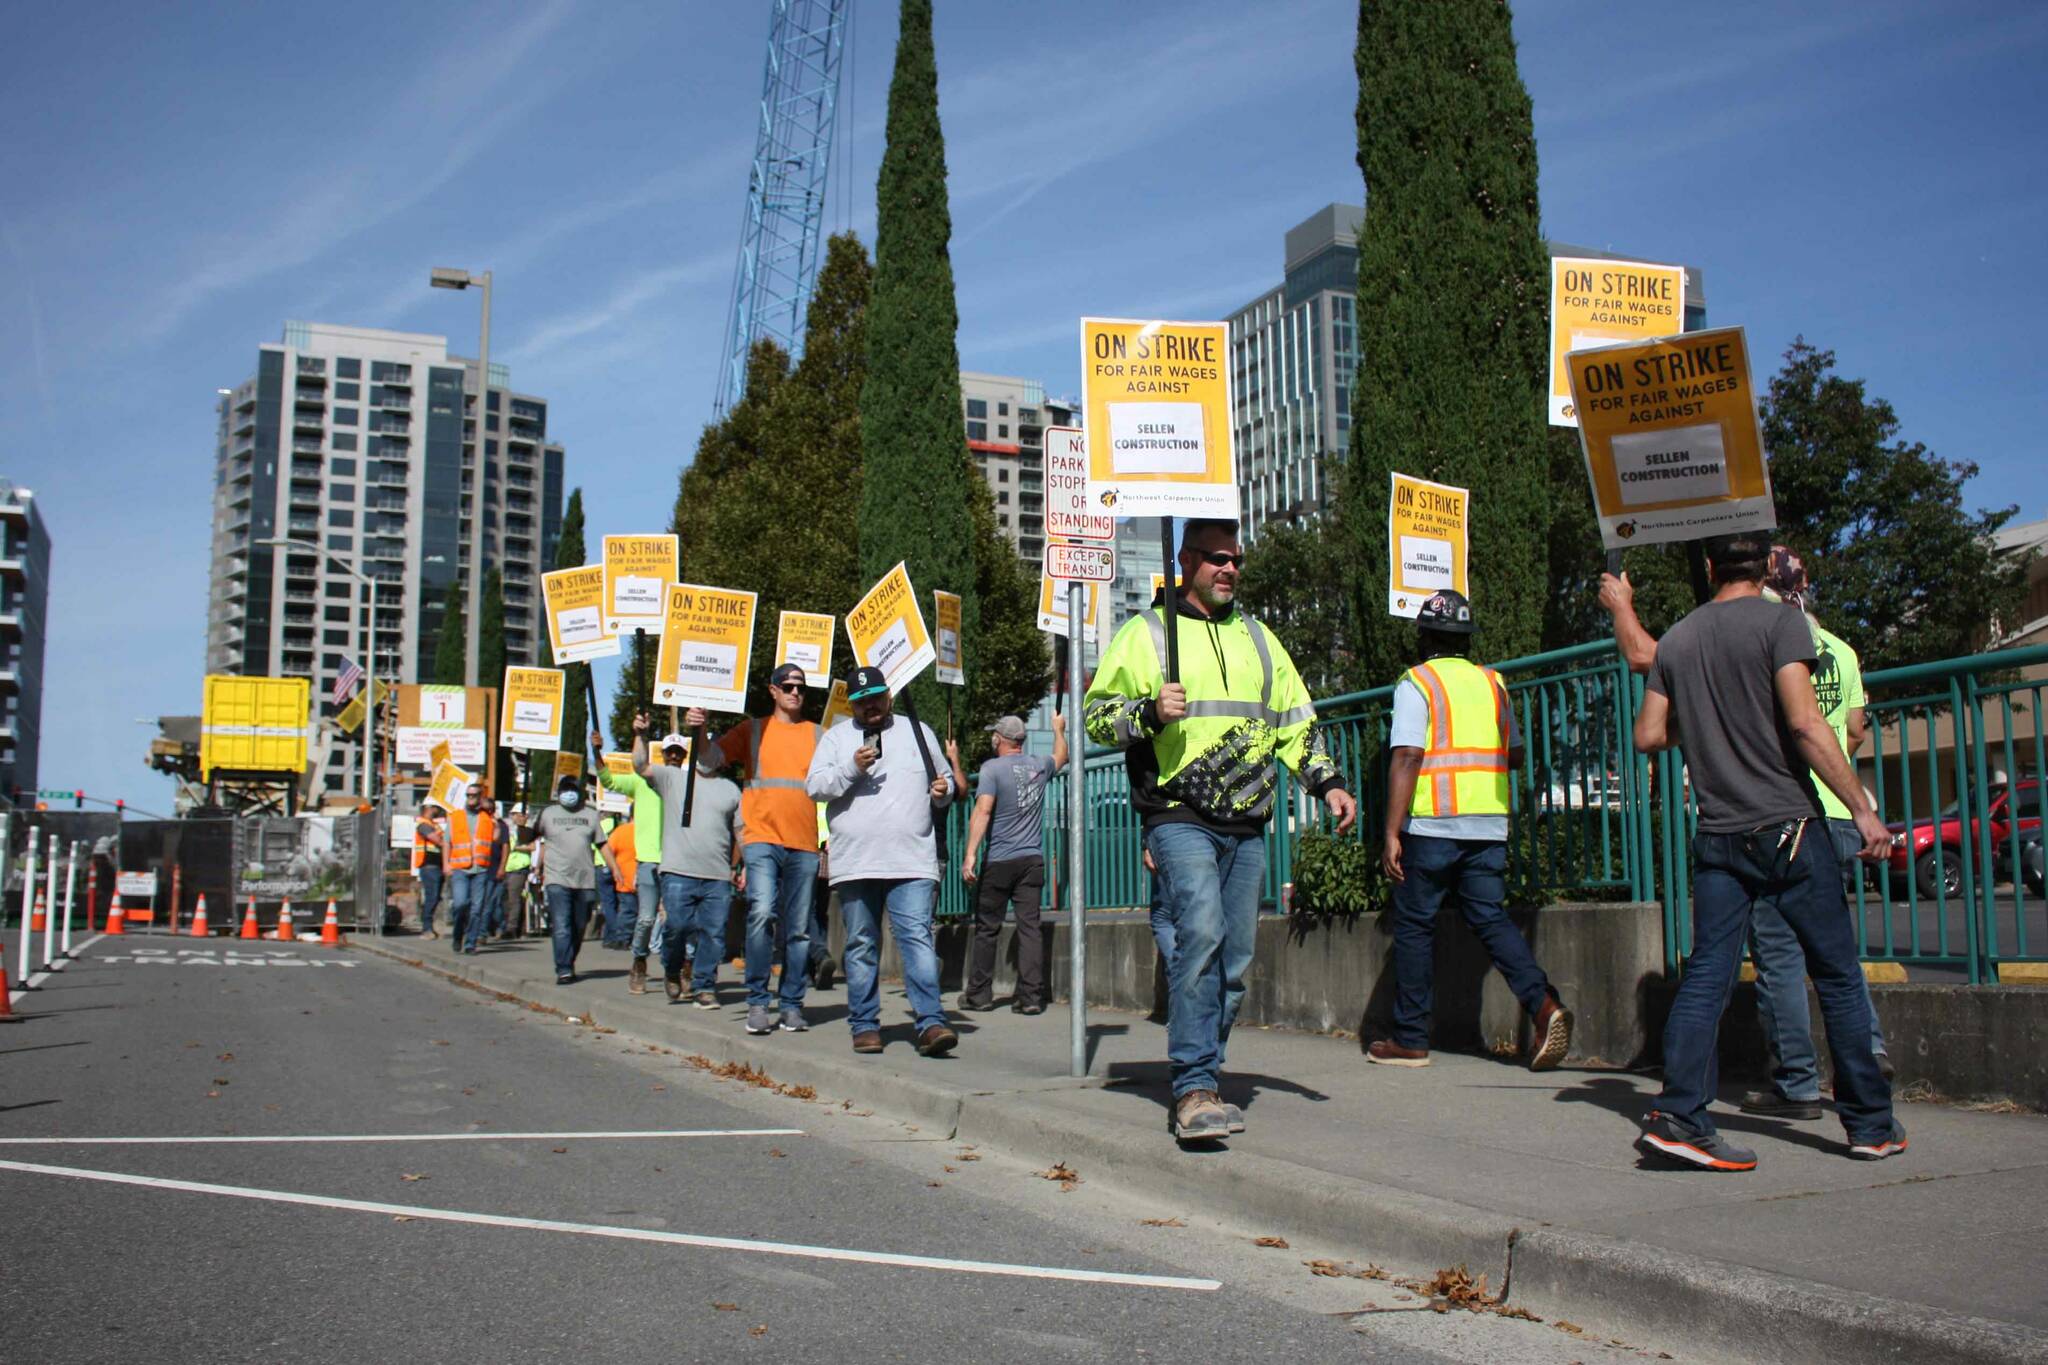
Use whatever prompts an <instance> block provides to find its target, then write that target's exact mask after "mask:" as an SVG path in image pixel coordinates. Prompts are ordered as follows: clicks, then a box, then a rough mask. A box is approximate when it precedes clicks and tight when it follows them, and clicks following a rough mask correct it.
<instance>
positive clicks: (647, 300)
mask: <svg viewBox="0 0 2048 1365" xmlns="http://www.w3.org/2000/svg"><path fill="white" fill-rule="evenodd" d="M731 268H732V257H731V256H730V255H729V254H727V253H726V252H723V251H719V252H706V253H704V254H703V255H700V256H695V257H692V258H691V259H689V260H687V261H683V262H681V263H680V264H677V265H671V266H663V267H660V268H659V269H654V270H641V271H636V272H634V273H633V274H631V275H628V276H627V277H626V278H625V280H624V282H623V283H621V284H620V285H619V286H618V287H617V288H616V289H614V290H613V291H612V293H611V294H610V295H609V296H608V297H607V298H605V299H604V300H603V301H602V302H600V303H597V304H595V305H592V306H590V307H586V308H577V309H574V310H571V311H568V312H563V313H558V314H556V315H555V316H554V317H552V318H547V319H544V320H543V321H542V322H540V323H539V324H538V325H537V326H535V327H534V328H533V330H532V331H530V332H528V333H527V334H526V335H525V336H524V337H522V338H521V339H520V340H519V341H518V342H516V343H514V344H513V346H512V348H511V349H510V351H509V352H508V353H507V359H508V360H509V361H511V362H513V363H516V364H521V365H530V364H535V363H539V362H543V361H545V360H546V359H547V358H549V357H551V356H555V355H558V354H560V353H561V352H562V351H563V349H564V348H565V347H567V346H568V345H569V344H570V343H572V342H576V341H580V340H582V339H583V338H584V337H587V336H591V335H593V334H595V333H600V332H606V331H609V330H611V329H613V328H615V327H617V326H619V325H620V324H621V323H623V322H624V321H626V320H627V319H628V318H631V317H632V316H634V315H635V314H637V313H638V312H639V311H640V310H641V309H643V308H645V307H647V306H648V305H649V304H651V303H653V302H655V301H656V300H658V299H661V298H663V297H665V296H666V295H668V294H669V293H671V292H672V291H674V290H677V289H681V288H687V287H699V286H704V285H708V284H711V283H713V282H716V281H719V280H721V279H722V278H723V277H724V275H725V274H726V272H727V271H729V270H731Z"/></svg>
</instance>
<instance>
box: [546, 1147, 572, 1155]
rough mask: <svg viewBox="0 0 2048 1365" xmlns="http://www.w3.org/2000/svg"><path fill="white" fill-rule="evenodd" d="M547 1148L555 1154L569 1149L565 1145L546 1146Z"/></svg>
mask: <svg viewBox="0 0 2048 1365" xmlns="http://www.w3.org/2000/svg"><path fill="white" fill-rule="evenodd" d="M548 1150H549V1151H551V1152H553V1153H554V1154H555V1155H556V1156H560V1155H561V1154H562V1153H564V1152H566V1151H568V1150H569V1149H568V1148H567V1147H550V1148H548Z"/></svg>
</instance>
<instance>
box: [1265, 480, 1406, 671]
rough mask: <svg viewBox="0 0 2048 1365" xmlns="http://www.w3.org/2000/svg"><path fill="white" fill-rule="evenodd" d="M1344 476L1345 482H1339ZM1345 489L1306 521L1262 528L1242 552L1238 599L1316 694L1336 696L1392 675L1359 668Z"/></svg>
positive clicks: (1273, 524)
mask: <svg viewBox="0 0 2048 1365" xmlns="http://www.w3.org/2000/svg"><path fill="white" fill-rule="evenodd" d="M1340 482H1341V481H1340ZM1344 506H1345V504H1344V500H1343V498H1342V497H1341V496H1338V497H1334V498H1332V499H1331V509H1332V510H1331V511H1330V512H1328V513H1327V514H1325V515H1324V516H1323V517H1322V518H1321V519H1319V520H1316V521H1307V522H1278V523H1271V524H1268V525H1266V526H1265V527H1263V528H1261V529H1260V531H1259V538H1258V540H1257V542H1256V543H1254V544H1253V545H1252V546H1251V547H1250V550H1249V551H1248V553H1247V554H1246V556H1245V563H1244V573H1243V575H1242V576H1241V577H1240V578H1239V579H1238V586H1237V594H1238V600H1239V601H1240V602H1241V603H1243V605H1244V608H1245V610H1246V611H1248V612H1250V613H1251V614H1252V615H1253V616H1255V617H1257V618H1258V620H1259V622H1260V623H1261V624H1262V625H1264V626H1265V627H1266V628H1267V629H1269V630H1271V631H1272V632H1273V633H1274V634H1275V635H1277V636H1279V637H1280V643H1281V644H1283V645H1285V646H1286V647H1287V653H1288V654H1289V656H1291V657H1292V658H1293V660H1294V666H1295V668H1296V669H1298V670H1299V671H1300V673H1301V676H1302V679H1303V681H1305V682H1306V683H1307V684H1308V689H1309V692H1310V693H1311V694H1312V695H1314V696H1316V697H1319V698H1320V697H1332V696H1336V695H1338V694H1340V693H1344V692H1352V691H1357V690H1359V689H1361V688H1366V687H1376V686H1378V685H1379V684H1381V683H1383V682H1386V681H1388V679H1386V678H1374V677H1368V676H1366V675H1364V673H1363V672H1362V671H1361V670H1360V667H1359V661H1358V653H1357V645H1356V643H1355V638H1354V637H1355V635H1356V632H1355V630H1354V628H1353V626H1352V615H1351V610H1350V604H1349V602H1348V601H1347V600H1346V590H1347V588H1348V570H1347V561H1348V558H1349V555H1350V545H1351V528H1350V526H1349V524H1348V522H1347V519H1346V515H1345V512H1344Z"/></svg>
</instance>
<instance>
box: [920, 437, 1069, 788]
mask: <svg viewBox="0 0 2048 1365" xmlns="http://www.w3.org/2000/svg"><path fill="white" fill-rule="evenodd" d="M970 496H971V497H972V499H973V502H972V505H971V507H970V508H969V510H970V512H971V514H972V515H973V518H974V591H975V595H976V597H978V598H979V599H980V602H981V631H980V634H981V638H980V640H979V641H976V640H975V639H974V638H973V637H969V638H968V639H967V641H966V650H965V660H964V662H965V669H964V671H965V673H966V675H967V686H966V688H965V692H966V695H965V697H964V698H962V699H960V701H961V712H962V714H964V715H965V717H966V718H967V727H966V732H965V733H964V734H962V733H959V731H958V730H957V728H956V731H955V733H956V737H957V738H958V739H959V740H960V750H961V757H962V758H963V759H965V760H966V761H967V762H969V763H975V762H979V761H980V760H981V759H982V758H984V757H987V756H989V755H990V754H992V753H993V752H994V745H993V741H991V740H990V738H989V737H988V735H987V734H985V733H983V731H982V727H983V726H984V725H987V724H989V723H990V722H992V721H993V720H995V718H996V717H998V716H1011V715H1015V716H1028V715H1030V714H1031V709H1032V708H1033V707H1034V706H1036V705H1038V703H1039V701H1040V700H1041V699H1042V698H1043V697H1044V696H1045V689H1046V684H1047V682H1048V681H1050V679H1049V677H1048V670H1049V669H1050V667H1051V657H1050V654H1049V652H1048V650H1047V649H1046V637H1045V636H1044V635H1043V634H1042V633H1041V632H1040V631H1039V629H1038V576H1037V575H1036V574H1033V573H1030V572H1028V571H1027V570H1026V569H1025V567H1024V565H1023V562H1022V561H1021V560H1019V559H1018V558H1017V552H1016V551H1015V550H1014V549H1012V548H1011V546H1010V542H1009V541H1007V540H1005V539H1004V538H1003V533H1002V531H1001V529H1000V528H998V526H997V525H996V508H995V501H994V499H993V498H992V497H991V496H990V495H989V491H988V484H987V483H986V482H985V481H984V480H982V479H981V478H979V477H976V478H975V479H974V480H973V484H972V489H971V493H970ZM927 600H929V599H927ZM926 719H928V720H933V725H932V728H933V729H934V730H939V729H940V728H941V726H942V724H943V721H942V720H934V719H933V717H929V716H928V717H926ZM955 720H956V722H957V721H958V720H959V716H958V715H956V717H955Z"/></svg>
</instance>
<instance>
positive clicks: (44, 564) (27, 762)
mask: <svg viewBox="0 0 2048 1365" xmlns="http://www.w3.org/2000/svg"><path fill="white" fill-rule="evenodd" d="M49 609H50V533H49V530H48V529H47V528H46V527H45V526H44V525H43V514H42V513H41V512H40V511H39V510H38V509H37V507H36V495H35V494H34V493H33V492H31V491H29V490H28V489H26V488H23V487H21V486H20V485H18V484H14V483H10V482H9V481H8V480H6V479H0V804H4V803H6V802H9V801H11V800H13V799H14V793H15V791H16V789H17V788H18V789H20V790H22V791H26V792H29V793H31V795H30V796H29V798H28V799H29V800H30V801H31V802H32V801H34V799H35V798H34V795H33V793H34V791H35V788H36V775H37V767H38V764H39V761H40V759H41V750H42V737H43V642H44V640H45V638H46V632H47V628H48V621H49Z"/></svg>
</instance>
